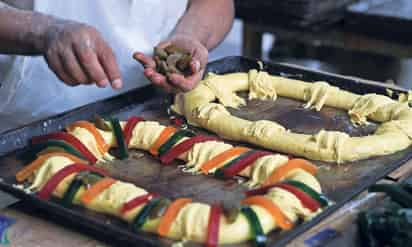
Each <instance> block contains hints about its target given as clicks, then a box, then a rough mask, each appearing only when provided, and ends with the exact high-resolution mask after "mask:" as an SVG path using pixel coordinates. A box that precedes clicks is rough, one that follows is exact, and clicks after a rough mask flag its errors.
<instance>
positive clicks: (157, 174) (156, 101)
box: [0, 57, 412, 246]
mask: <svg viewBox="0 0 412 247" xmlns="http://www.w3.org/2000/svg"><path fill="white" fill-rule="evenodd" d="M263 64H264V69H265V70H266V71H268V72H269V73H271V74H274V75H281V76H287V77H293V78H298V79H302V80H305V81H328V82H329V83H330V84H332V85H335V86H339V87H340V88H342V89H345V90H349V91H352V92H356V93H359V94H366V93H379V94H386V92H387V90H386V88H385V87H383V86H380V85H372V84H364V83H360V82H359V81H357V80H353V79H348V78H343V77H339V76H335V75H330V74H326V73H320V72H313V71H307V70H303V69H300V68H294V67H290V66H286V65H280V64H273V63H263ZM258 67H259V66H258V63H257V61H256V60H254V59H248V58H244V57H228V58H224V59H221V60H218V61H215V62H212V63H210V64H209V65H208V68H207V70H208V71H210V72H215V73H218V74H224V73H231V72H239V71H243V72H247V71H248V70H250V69H253V68H258ZM400 92H404V91H399V90H393V97H397V95H398V94H399V93H400ZM165 99H167V97H164V95H158V94H156V93H155V92H154V90H152V89H151V88H144V89H138V90H135V91H132V92H129V93H127V94H125V95H121V96H118V97H115V98H112V99H109V100H105V101H101V102H97V103H94V104H91V105H88V106H85V107H83V108H80V109H77V110H74V111H72V112H69V113H66V114H62V115H60V116H57V117H53V118H50V119H47V120H45V121H41V122H37V123H33V124H30V125H28V126H26V127H23V128H19V129H16V130H13V131H10V132H7V133H4V134H2V135H0V153H2V154H3V156H2V157H1V158H0V174H1V175H0V177H1V182H0V188H1V189H3V190H5V191H8V192H10V193H12V194H13V195H15V196H17V197H20V198H22V199H25V201H24V203H25V204H27V205H30V207H38V208H42V209H44V210H46V212H47V214H46V215H48V216H51V215H54V216H57V221H59V222H61V223H66V222H72V224H73V225H75V226H77V227H79V229H87V230H89V231H87V232H88V233H90V232H91V234H92V235H93V236H97V237H98V236H102V235H104V236H106V237H109V238H112V239H116V241H117V242H121V243H122V246H125V245H127V246H130V245H132V244H135V245H136V246H169V245H170V244H171V243H173V241H171V240H167V239H163V238H159V237H157V236H156V235H153V234H148V233H144V232H137V233H134V232H132V231H131V230H130V229H129V227H128V226H127V224H125V223H124V222H121V221H119V220H117V219H115V218H113V217H109V216H105V215H102V214H97V213H94V212H91V211H89V210H86V209H83V208H80V207H74V208H64V207H62V206H60V204H59V203H58V202H57V201H50V202H46V201H41V200H39V199H37V197H36V196H34V195H29V194H26V193H24V192H22V191H21V190H19V189H16V188H15V187H13V184H14V183H15V180H14V175H15V174H16V172H17V171H18V170H19V169H21V168H22V167H23V166H24V165H25V164H27V163H28V162H29V161H28V160H22V159H20V158H19V157H20V153H21V152H22V150H24V149H25V148H26V146H27V144H28V140H29V139H30V138H31V137H32V136H36V135H41V134H45V133H48V132H53V131H56V130H59V129H62V128H63V127H64V126H65V125H67V124H69V123H71V122H74V121H76V120H80V119H90V118H92V116H93V115H94V114H101V115H104V116H116V117H119V118H120V119H126V118H127V117H128V116H131V115H140V116H143V117H145V118H146V119H149V120H156V121H160V122H161V123H163V124H168V121H169V120H168V116H167V114H166V109H167V107H168V103H170V101H169V102H168V101H167V100H165ZM248 103H249V104H248V105H247V106H246V107H243V108H241V109H238V110H234V109H229V110H230V111H231V112H232V113H233V114H235V115H237V116H240V117H243V118H246V119H250V120H257V119H266V120H273V121H277V122H279V123H281V124H282V125H284V126H285V127H287V128H289V129H291V130H293V131H298V132H303V133H315V132H317V131H319V130H320V129H328V130H341V131H345V132H347V133H349V134H350V135H354V136H356V135H357V136H359V135H367V134H369V133H371V132H372V131H373V130H374V129H375V128H376V125H375V124H371V125H369V126H367V127H362V128H355V127H353V126H352V124H351V123H350V121H349V119H348V117H347V114H346V112H344V111H340V110H337V109H333V108H330V107H325V108H324V109H322V111H321V112H315V111H312V110H307V109H303V107H302V102H298V101H295V100H290V99H285V98H279V99H278V100H277V101H275V102H272V101H249V102H248ZM195 131H196V132H198V133H200V132H203V133H204V132H205V131H204V130H201V129H195ZM209 134H210V133H209ZM411 156H412V149H411V148H408V149H406V150H403V151H401V152H398V153H395V154H393V155H388V156H382V157H377V158H373V159H368V160H362V161H357V162H351V163H347V164H344V165H336V164H331V163H325V162H318V161H315V163H316V164H318V165H319V166H321V169H320V172H319V174H318V176H317V177H318V178H319V181H320V183H321V184H322V187H323V189H324V191H325V193H326V194H327V195H328V196H329V197H330V198H331V199H332V200H334V201H335V202H336V204H335V205H334V206H331V207H329V208H328V209H326V210H325V211H323V212H322V213H321V214H320V215H318V216H317V217H316V218H314V219H313V220H311V221H309V222H306V223H303V224H299V225H297V226H296V227H295V228H294V229H293V230H290V231H283V232H280V231H274V232H271V233H270V234H269V235H268V239H269V246H283V245H285V244H286V243H288V242H289V241H291V240H292V239H293V238H294V237H296V236H298V235H299V234H301V233H303V232H304V231H306V230H307V229H309V228H310V227H312V226H314V225H315V224H317V223H318V222H319V221H320V220H322V219H323V218H325V217H327V216H328V215H329V214H330V213H332V212H333V211H335V210H336V209H337V208H339V207H341V206H342V205H344V204H345V203H346V202H347V201H349V200H350V199H351V198H353V197H354V196H356V195H357V194H359V193H360V192H361V191H363V190H364V189H365V188H367V187H368V186H369V185H371V184H374V183H375V182H376V181H377V180H379V179H381V178H382V177H384V176H386V175H387V174H388V173H390V172H391V171H393V170H394V169H396V168H398V167H399V166H401V165H402V164H404V163H405V162H406V161H407V160H409V159H410V158H411ZM182 164H183V163H182V162H175V163H174V165H172V166H162V165H160V163H159V162H158V161H157V160H155V159H154V158H153V157H151V156H150V155H148V154H147V153H145V152H141V151H132V152H131V157H130V158H129V159H128V160H125V161H115V162H113V163H110V164H108V165H107V168H108V169H109V171H110V173H111V174H112V176H114V177H115V178H117V179H120V180H123V181H128V182H131V183H134V184H136V185H138V186H141V187H143V188H146V189H148V190H149V191H153V192H159V193H160V194H161V195H164V196H167V197H170V198H177V197H192V198H194V199H195V200H197V201H202V202H207V203H213V202H216V201H223V202H224V203H226V204H237V203H238V202H239V200H240V199H241V198H242V196H243V194H242V192H243V191H245V190H246V188H245V187H243V186H241V185H239V184H237V183H236V181H234V180H228V181H222V180H217V179H215V178H212V177H206V176H193V175H190V174H187V173H184V172H182V171H181V168H179V167H178V165H182ZM53 218H56V217H53ZM187 246H199V245H198V244H194V243H189V244H187ZM236 246H250V243H244V244H241V245H236Z"/></svg>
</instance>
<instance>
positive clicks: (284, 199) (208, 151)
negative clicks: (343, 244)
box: [29, 106, 327, 244]
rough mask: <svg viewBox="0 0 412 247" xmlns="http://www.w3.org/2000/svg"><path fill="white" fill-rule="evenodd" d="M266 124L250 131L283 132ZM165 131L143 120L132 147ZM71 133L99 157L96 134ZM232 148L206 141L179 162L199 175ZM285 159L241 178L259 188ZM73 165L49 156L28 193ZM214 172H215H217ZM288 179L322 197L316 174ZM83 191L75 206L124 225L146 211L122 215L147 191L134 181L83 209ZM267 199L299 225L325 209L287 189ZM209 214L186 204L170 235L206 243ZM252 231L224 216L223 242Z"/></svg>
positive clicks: (297, 172)
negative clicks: (203, 167)
mask: <svg viewBox="0 0 412 247" xmlns="http://www.w3.org/2000/svg"><path fill="white" fill-rule="evenodd" d="M219 107H220V106H219ZM223 109H224V108H223ZM225 114H227V113H225ZM264 123H265V122H264V121H263V122H259V123H257V124H256V126H255V127H252V128H251V129H250V130H248V131H252V132H258V133H267V134H271V131H273V129H276V131H281V130H283V128H281V127H280V126H276V125H275V127H278V128H279V130H278V129H277V128H268V129H267V128H266V127H265V126H266V125H265V124H264ZM271 124H273V123H271ZM121 126H122V128H124V126H125V122H121ZM164 128H165V126H163V125H160V124H159V123H158V122H154V121H141V122H139V123H138V124H137V125H136V126H135V127H134V129H133V131H132V137H131V140H130V144H129V148H131V149H140V150H146V151H147V150H149V149H150V148H151V147H152V145H153V144H154V143H155V142H156V140H157V139H158V137H159V136H160V134H161V132H162V131H163V130H164ZM99 132H100V134H101V135H102V137H103V139H104V140H105V142H106V143H107V144H109V145H110V146H111V147H116V146H117V143H116V138H115V136H114V134H113V132H111V131H103V130H99ZM69 133H70V134H72V135H74V136H75V137H77V138H78V139H79V140H80V141H81V142H82V143H83V144H85V146H86V147H87V148H88V149H89V150H93V151H94V153H95V154H96V155H99V152H97V142H96V140H94V139H93V138H94V137H93V135H91V133H89V132H88V130H86V129H83V128H81V127H75V128H74V129H72V130H70V131H69ZM185 139H186V138H184V139H183V140H181V141H184V140H185ZM179 143H180V142H179ZM177 144H178V143H177ZM177 144H175V145H177ZM325 145H327V144H325ZM232 147H233V146H232V145H230V144H227V143H223V142H216V141H206V142H203V143H197V144H195V145H194V146H193V147H192V148H191V149H190V150H188V151H187V152H186V153H183V154H182V155H180V156H179V157H178V158H179V159H180V160H183V161H185V162H186V166H187V168H191V169H192V170H193V172H194V173H196V172H198V171H199V169H200V165H201V164H203V163H204V162H205V161H207V160H210V159H212V158H213V157H214V156H216V155H218V154H219V153H221V152H223V151H225V150H228V149H230V148H232ZM105 157H108V156H107V154H106V155H103V156H102V155H100V156H99V157H98V158H99V163H104V162H105ZM287 161H288V157H287V156H285V155H280V154H273V155H267V156H263V157H261V158H258V159H257V160H256V161H255V162H254V163H253V164H251V166H249V167H248V168H247V169H244V170H243V171H242V172H241V173H240V174H241V175H242V176H245V177H249V185H251V186H258V185H261V184H262V182H263V181H265V180H266V179H267V178H268V177H269V176H270V175H271V174H272V173H273V172H274V171H275V170H276V169H278V168H279V167H281V166H282V165H284V164H286V163H287ZM72 163H73V161H71V160H70V159H69V158H67V157H63V156H58V155H57V156H52V157H50V158H48V159H47V160H45V161H44V163H43V165H42V166H41V167H40V168H39V169H38V170H36V171H35V172H34V175H33V177H32V178H31V179H32V183H31V186H30V188H29V190H31V191H38V190H40V189H41V188H42V187H43V186H44V185H45V184H46V183H47V181H49V179H50V178H51V177H53V175H54V174H56V173H57V172H58V171H59V170H61V169H63V168H64V167H66V166H68V165H70V164H72ZM211 172H212V173H213V172H214V171H211ZM74 177H75V174H73V175H70V176H68V177H66V178H65V179H63V181H61V182H60V183H59V185H58V186H57V188H56V189H55V190H54V191H53V196H54V197H57V198H62V197H63V195H64V194H65V192H66V191H67V189H68V188H69V186H70V183H71V182H72V181H73V179H74ZM284 179H292V180H295V181H299V182H301V183H304V184H305V185H307V186H309V187H310V188H312V189H313V190H315V191H317V192H319V193H321V187H320V184H319V182H318V180H317V179H316V178H315V177H314V176H313V175H312V174H310V173H308V172H306V171H304V170H302V169H294V170H292V171H290V172H288V173H287V174H286V177H285V178H284ZM85 191H86V188H85V187H84V186H83V187H81V188H80V190H79V191H78V192H77V193H76V195H75V197H74V200H73V203H74V204H77V205H82V206H84V207H87V208H89V209H91V210H93V211H96V212H101V213H105V214H109V215H113V216H115V217H118V218H120V219H122V220H124V221H126V222H132V221H133V219H134V218H135V217H136V215H137V214H138V213H139V212H140V211H141V210H142V209H143V206H144V205H140V206H138V207H136V208H134V209H132V210H130V211H128V212H127V213H126V214H121V213H120V212H121V211H120V209H121V207H122V206H123V205H124V204H125V203H126V202H128V201H130V200H131V199H133V198H135V197H137V196H141V195H144V194H146V193H148V192H147V191H146V190H145V189H143V188H140V187H138V186H136V185H134V184H132V183H127V182H122V181H116V182H115V183H114V184H112V185H111V186H110V187H109V188H107V189H106V190H104V191H103V192H101V193H100V194H99V195H98V196H97V197H96V198H94V199H93V200H92V201H91V203H90V204H86V205H85V204H83V202H82V200H81V197H82V195H83V193H84V192H85ZM264 196H265V197H266V198H268V199H269V200H271V201H273V202H274V203H275V204H276V205H277V206H278V207H279V208H280V209H281V211H282V212H283V214H284V215H285V216H286V217H287V218H288V219H289V220H290V221H292V222H297V221H298V219H302V220H309V219H311V218H312V217H314V216H316V215H317V214H319V213H320V212H321V211H322V209H321V208H319V209H318V210H317V211H316V212H312V211H310V210H309V209H307V208H305V207H304V206H303V205H302V203H301V201H300V200H299V199H298V198H297V197H296V196H295V195H294V194H292V193H290V192H288V191H286V190H283V189H279V188H274V189H271V190H269V192H268V193H266V194H265V195H264ZM251 208H252V209H253V210H254V212H255V213H256V215H257V217H258V218H259V221H260V223H261V225H262V228H263V230H264V232H265V233H268V232H270V231H272V230H274V229H277V228H278V226H277V223H276V222H275V220H274V219H273V218H272V216H271V215H270V213H269V212H268V211H266V210H265V209H264V208H262V207H260V206H257V205H253V206H251ZM209 213H210V205H208V204H206V203H199V202H192V203H189V204H187V205H186V206H184V207H183V208H182V209H181V210H180V211H179V213H178V215H177V217H176V218H175V219H174V221H173V223H172V225H171V228H170V231H169V233H168V234H167V237H169V238H172V239H176V240H192V241H196V242H202V243H204V242H205V240H206V235H207V229H208V220H209ZM159 223H160V218H155V219H150V220H148V221H146V223H145V224H144V226H143V228H142V230H144V231H148V232H153V233H156V232H157V228H158V226H159ZM251 233H252V230H251V229H250V225H249V223H248V221H247V219H246V218H245V217H244V215H243V214H239V216H238V217H237V218H236V220H235V221H234V222H228V221H227V219H226V218H225V216H224V215H222V216H221V218H220V227H219V244H227V243H240V242H243V241H247V240H249V239H250V238H251V236H252V234H251Z"/></svg>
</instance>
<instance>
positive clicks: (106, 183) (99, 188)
mask: <svg viewBox="0 0 412 247" xmlns="http://www.w3.org/2000/svg"><path fill="white" fill-rule="evenodd" d="M114 183H116V180H115V179H113V178H109V177H105V178H102V179H101V180H99V181H97V182H96V183H95V184H93V185H92V186H91V187H90V188H89V189H88V190H86V191H85V192H84V194H83V195H82V197H81V201H82V203H83V204H84V205H88V204H90V203H91V202H92V201H93V199H94V198H96V197H97V196H98V195H99V194H100V193H102V192H103V191H104V190H106V189H107V188H109V187H110V186H112V184H114Z"/></svg>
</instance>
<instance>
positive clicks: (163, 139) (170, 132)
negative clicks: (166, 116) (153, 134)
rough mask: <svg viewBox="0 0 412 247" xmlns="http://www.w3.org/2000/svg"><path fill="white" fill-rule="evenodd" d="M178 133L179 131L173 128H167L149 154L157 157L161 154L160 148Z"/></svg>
mask: <svg viewBox="0 0 412 247" xmlns="http://www.w3.org/2000/svg"><path fill="white" fill-rule="evenodd" d="M176 131H177V129H176V128H174V127H171V126H167V127H166V128H164V130H163V131H162V133H160V135H159V137H158V138H157V140H156V142H155V143H154V144H153V146H152V147H151V148H150V150H149V152H150V153H151V154H152V155H154V156H157V155H158V154H159V153H158V150H159V148H160V146H162V145H163V143H165V142H166V141H167V140H168V139H169V138H170V137H171V136H172V135H173V134H174V133H175V132H176Z"/></svg>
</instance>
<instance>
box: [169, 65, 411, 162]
mask: <svg viewBox="0 0 412 247" xmlns="http://www.w3.org/2000/svg"><path fill="white" fill-rule="evenodd" d="M239 91H249V98H259V99H271V100H275V99H276V97H277V96H282V97H287V98H292V99H296V100H300V101H306V104H305V107H308V108H309V107H311V108H315V109H316V110H317V111H319V110H321V108H322V106H324V105H327V106H331V107H335V108H339V109H344V110H347V111H348V114H349V116H350V117H351V121H352V122H353V123H354V124H355V125H361V124H366V123H367V119H369V120H372V121H375V122H379V123H382V124H381V125H380V126H379V127H378V128H377V130H376V131H375V132H374V133H373V134H372V135H368V136H362V137H351V136H349V135H348V134H346V133H343V132H338V131H327V130H322V131H320V132H319V133H316V134H313V135H308V134H300V133H294V132H291V131H289V130H287V129H285V128H284V127H282V126H281V125H279V124H278V123H276V122H271V121H265V120H260V121H255V122H254V121H249V120H245V119H241V118H239V117H236V116H233V115H231V114H230V113H229V112H228V111H227V110H226V109H225V107H228V106H230V107H235V108H237V107H239V106H241V105H244V104H245V102H244V100H243V99H241V98H239V97H238V96H237V95H236V92H239ZM216 100H218V101H219V102H216ZM173 110H174V111H176V112H177V113H179V114H182V115H184V116H185V117H186V119H187V120H188V122H189V124H192V125H194V126H200V127H203V128H205V129H208V130H210V131H212V132H214V133H216V134H218V135H219V136H221V137H223V138H226V139H229V140H234V141H242V142H248V143H252V144H255V145H258V146H261V147H264V148H267V149H271V150H274V151H280V152H283V153H288V154H293V155H297V156H302V157H305V158H309V159H314V160H323V161H330V162H337V163H342V162H347V161H355V160H361V159H367V158H369V157H373V156H379V155H387V154H392V153H395V152H397V151H400V150H403V149H405V148H407V147H409V146H410V145H411V144H412V110H411V109H410V108H409V107H408V104H407V102H406V103H405V102H399V101H395V100H392V99H391V98H389V97H387V96H384V95H377V94H366V95H358V94H355V93H351V92H348V91H345V90H342V89H339V88H337V87H333V86H330V85H329V84H328V83H327V82H315V83H310V82H304V81H301V80H295V79H289V78H284V77H280V76H273V75H269V74H268V73H267V72H264V71H257V70H250V71H249V73H231V74H225V75H216V74H212V73H210V74H208V75H207V76H206V78H205V79H204V80H203V81H202V82H201V83H200V84H199V85H198V86H197V87H196V88H195V89H193V90H192V91H190V92H187V93H182V94H179V95H177V96H176V98H175V104H174V105H173Z"/></svg>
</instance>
